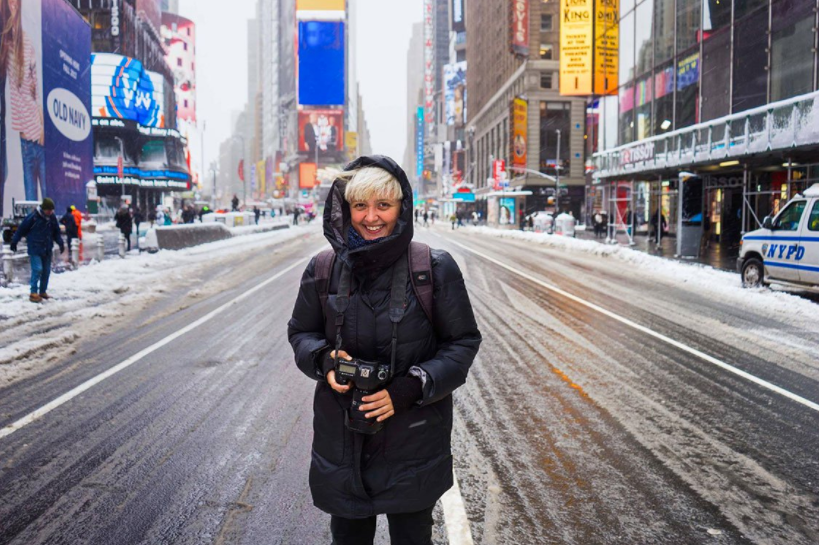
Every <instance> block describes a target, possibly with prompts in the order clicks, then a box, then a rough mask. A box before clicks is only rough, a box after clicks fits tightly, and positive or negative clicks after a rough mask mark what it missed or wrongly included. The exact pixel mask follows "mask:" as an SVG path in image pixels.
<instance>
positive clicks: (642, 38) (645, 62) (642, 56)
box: [634, 0, 654, 76]
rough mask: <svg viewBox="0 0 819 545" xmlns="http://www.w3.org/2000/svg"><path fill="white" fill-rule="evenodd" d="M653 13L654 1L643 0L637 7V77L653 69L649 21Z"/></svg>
mask: <svg viewBox="0 0 819 545" xmlns="http://www.w3.org/2000/svg"><path fill="white" fill-rule="evenodd" d="M653 12H654V0H645V1H644V2H643V3H642V4H640V5H639V6H637V11H636V12H635V13H636V14H637V15H636V17H637V19H636V27H635V38H634V43H635V49H634V51H635V55H636V56H637V75H638V76H639V75H641V74H645V73H646V72H648V71H650V70H651V69H652V68H654V47H653V45H652V37H653V33H652V31H651V30H652V24H651V19H652V16H653Z"/></svg>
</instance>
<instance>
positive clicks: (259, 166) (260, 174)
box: [256, 160, 265, 195]
mask: <svg viewBox="0 0 819 545" xmlns="http://www.w3.org/2000/svg"><path fill="white" fill-rule="evenodd" d="M264 177H265V171H264V161H263V160H262V161H259V162H258V163H256V179H258V180H259V194H260V195H264V190H265V183H264V182H265V179H264Z"/></svg>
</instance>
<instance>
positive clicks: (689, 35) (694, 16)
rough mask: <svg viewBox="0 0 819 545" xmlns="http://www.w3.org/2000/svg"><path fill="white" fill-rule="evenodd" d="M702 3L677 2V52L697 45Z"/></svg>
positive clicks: (678, 0) (695, 0) (686, 0)
mask: <svg viewBox="0 0 819 545" xmlns="http://www.w3.org/2000/svg"><path fill="white" fill-rule="evenodd" d="M700 1H701V0H677V51H678V52H680V51H683V50H684V49H688V48H689V47H691V46H693V45H695V44H696V43H697V42H698V41H699V35H700Z"/></svg>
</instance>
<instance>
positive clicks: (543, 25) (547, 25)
mask: <svg viewBox="0 0 819 545" xmlns="http://www.w3.org/2000/svg"><path fill="white" fill-rule="evenodd" d="M551 30H553V26H552V15H551V14H549V13H542V14H541V15H540V31H541V32H550V31H551Z"/></svg>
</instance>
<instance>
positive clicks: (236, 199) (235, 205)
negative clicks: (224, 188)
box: [230, 193, 239, 212]
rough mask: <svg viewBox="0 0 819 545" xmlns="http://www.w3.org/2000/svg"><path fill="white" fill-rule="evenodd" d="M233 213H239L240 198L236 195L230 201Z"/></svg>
mask: <svg viewBox="0 0 819 545" xmlns="http://www.w3.org/2000/svg"><path fill="white" fill-rule="evenodd" d="M230 206H231V207H232V208H231V211H233V212H238V211H239V197H237V196H236V193H234V194H233V198H232V199H231V200H230Z"/></svg>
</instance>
